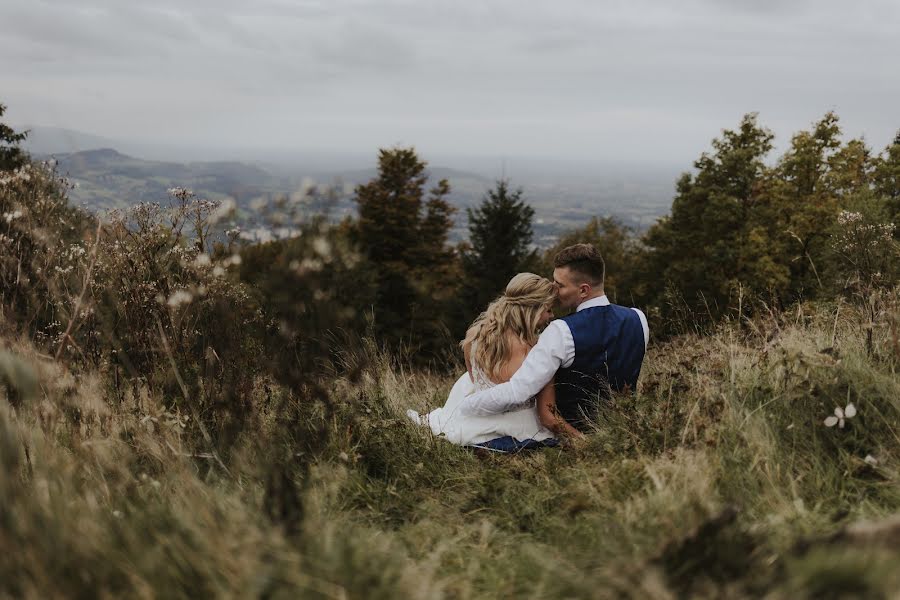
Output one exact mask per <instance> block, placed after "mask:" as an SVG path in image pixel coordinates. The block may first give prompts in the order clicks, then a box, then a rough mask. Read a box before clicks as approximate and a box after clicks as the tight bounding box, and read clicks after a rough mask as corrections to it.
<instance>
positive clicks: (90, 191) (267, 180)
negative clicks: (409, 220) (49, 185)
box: [26, 128, 677, 246]
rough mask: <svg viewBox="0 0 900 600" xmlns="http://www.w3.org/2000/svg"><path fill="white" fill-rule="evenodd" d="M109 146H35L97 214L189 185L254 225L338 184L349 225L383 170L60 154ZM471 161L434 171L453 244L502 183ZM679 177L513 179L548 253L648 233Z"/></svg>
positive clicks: (59, 136) (550, 174)
mask: <svg viewBox="0 0 900 600" xmlns="http://www.w3.org/2000/svg"><path fill="white" fill-rule="evenodd" d="M106 142H112V140H106V139H104V138H99V137H96V136H89V135H87V134H81V133H79V132H71V131H68V130H56V129H52V128H32V133H31V137H30V138H29V141H28V143H27V144H26V148H27V149H29V151H31V152H32V154H34V155H35V156H36V157H38V158H54V159H55V160H56V161H57V165H58V171H59V172H60V174H63V175H66V176H67V177H68V178H69V179H70V181H71V182H72V183H74V184H75V187H74V188H73V189H72V190H71V192H70V199H71V201H72V202H73V203H74V204H77V205H80V206H83V207H85V208H87V209H88V210H92V211H103V210H107V209H114V208H123V207H126V206H129V205H132V204H135V203H138V202H147V201H152V202H163V203H164V202H166V201H167V199H168V194H167V190H168V189H170V188H172V187H185V188H189V189H191V190H193V191H194V192H195V193H196V194H197V195H198V196H200V197H205V198H209V199H224V198H227V197H230V198H233V199H234V200H235V201H236V204H237V206H238V209H239V217H240V219H239V220H241V221H243V222H245V223H246V222H252V220H253V212H252V211H251V210H250V206H251V204H255V203H254V200H258V199H262V200H265V201H269V200H273V199H276V198H279V197H285V196H289V195H291V194H296V193H297V192H299V191H300V190H302V189H305V188H306V187H307V186H308V185H309V184H310V182H315V183H317V184H319V185H322V184H327V185H330V186H335V188H336V189H337V190H339V191H340V192H341V193H339V194H337V200H336V201H335V202H334V203H332V204H330V205H329V206H328V210H329V214H330V217H331V218H333V219H340V218H343V217H344V216H346V215H348V214H352V213H353V211H354V210H355V205H354V203H353V201H352V198H351V195H352V190H353V188H354V187H355V186H356V185H357V184H360V183H364V182H366V181H369V180H370V179H372V178H373V177H374V176H375V175H376V170H375V168H374V164H373V166H372V168H368V169H360V168H352V167H351V168H344V169H342V168H340V164H331V165H327V166H325V165H322V164H318V165H315V166H307V167H304V166H303V164H297V165H296V166H294V165H293V164H291V163H292V162H293V161H286V160H282V161H279V162H274V161H272V162H251V161H237V160H226V161H211V162H196V161H176V160H172V161H168V160H147V159H142V158H136V157H135V156H131V155H129V154H127V153H125V152H122V151H119V150H117V149H113V148H111V147H101V148H90V149H81V150H77V151H61V150H66V149H68V148H72V147H78V146H79V145H80V144H84V145H87V146H91V145H99V144H104V143H106ZM134 149H136V150H140V148H134ZM156 154H158V153H156ZM423 158H425V159H426V160H427V159H428V157H423ZM374 161H375V156H374V151H373V157H372V163H374ZM307 162H309V161H307ZM332 162H333V163H334V162H340V161H339V160H337V161H336V160H333V161H332ZM348 162H349V161H348ZM357 162H358V161H357ZM465 162H466V165H465V168H450V167H443V166H431V167H429V175H430V178H429V183H436V182H437V181H438V180H439V179H447V180H448V181H449V182H450V186H451V194H450V197H449V200H450V202H451V203H452V204H453V205H454V206H456V207H457V208H458V209H459V211H458V212H457V214H456V225H455V227H454V230H453V233H452V237H453V238H454V241H459V240H462V239H464V238H465V236H466V231H467V230H466V214H465V209H466V208H467V207H473V206H476V205H477V204H478V203H479V202H480V201H481V199H482V198H483V197H484V195H485V193H486V192H487V190H489V189H490V188H492V187H493V185H494V182H495V180H496V179H497V178H498V177H499V176H500V175H497V174H495V173H493V171H495V170H496V168H490V169H485V168H484V167H483V166H481V165H479V164H477V163H476V161H474V160H470V161H465ZM469 163H476V164H469ZM472 167H474V168H472ZM479 167H481V168H479ZM492 167H493V166H492ZM676 175H677V173H675V172H674V171H673V170H671V169H668V170H664V169H655V170H654V169H650V170H641V169H639V168H636V167H634V166H630V167H629V168H625V169H621V170H617V169H615V168H612V167H608V168H606V169H605V172H596V171H595V170H594V169H593V168H591V167H590V166H589V165H588V166H584V167H580V166H575V167H570V166H568V165H565V164H563V165H560V164H553V163H546V162H545V161H537V160H533V159H530V160H525V159H522V160H518V161H516V160H510V172H509V177H510V180H511V182H512V185H513V186H514V187H522V188H523V190H524V197H525V198H526V200H527V201H528V202H529V204H531V206H532V207H534V209H535V225H534V229H535V242H536V243H537V244H538V245H540V246H546V245H549V244H552V243H553V240H554V239H555V238H556V237H557V236H558V235H559V234H560V233H562V232H564V231H566V230H569V229H572V228H575V227H579V226H581V225H583V224H584V223H586V222H587V221H588V220H589V219H590V218H591V217H593V216H607V215H612V216H615V217H618V218H619V219H621V220H622V221H623V222H625V223H626V224H628V225H630V226H632V227H635V228H637V229H643V228H645V227H647V226H649V225H650V224H652V223H653V222H654V221H655V220H656V219H657V218H658V217H659V216H661V215H663V214H666V213H667V212H668V210H669V207H670V205H671V199H672V195H673V188H674V181H675V176H676ZM314 208H315V210H321V209H323V208H324V207H323V206H321V205H320V206H315V207H314Z"/></svg>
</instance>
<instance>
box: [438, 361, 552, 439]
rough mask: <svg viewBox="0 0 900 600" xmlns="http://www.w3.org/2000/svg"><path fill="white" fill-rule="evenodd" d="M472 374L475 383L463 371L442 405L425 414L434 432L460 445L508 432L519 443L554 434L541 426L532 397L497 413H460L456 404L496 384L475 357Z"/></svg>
mask: <svg viewBox="0 0 900 600" xmlns="http://www.w3.org/2000/svg"><path fill="white" fill-rule="evenodd" d="M473 354H474V353H473ZM472 377H473V378H474V380H475V381H474V382H473V381H472V379H470V378H469V373H468V372H466V373H463V374H462V376H461V377H460V378H459V379H457V380H456V383H455V384H454V385H453V389H451V390H450V395H449V396H448V397H447V402H446V403H445V404H444V406H443V407H441V408H436V409H434V410H433V411H431V412H430V413H429V414H428V424H429V425H430V426H431V431H432V432H433V433H434V435H437V436H441V437H445V438H447V440H448V441H450V442H453V443H454V444H458V445H460V446H469V445H472V444H482V443H484V442H487V441H490V440H493V439H496V438H499V437H504V436H507V435H508V436H512V437H514V438H516V439H517V440H519V441H520V442H521V441H525V440H527V439H532V440H536V441H543V440H546V439H549V438H552V437H553V432H551V431H550V430H549V429H547V428H546V427H544V426H543V425H541V422H540V420H539V419H538V415H537V408H536V402H535V399H534V398H532V399H531V400H529V401H528V403H527V404H525V405H523V406H522V408H519V409H516V410H511V411H509V412H505V413H502V414H499V415H491V416H487V417H469V416H466V415H463V414H461V413H460V411H459V405H460V403H461V401H462V399H463V398H465V397H466V396H468V395H469V394H473V393H475V392H478V391H481V390H483V389H487V388H489V387H493V386H495V385H496V384H495V383H493V382H492V381H491V380H490V379H488V377H487V375H486V374H485V373H484V371H482V370H481V369H480V368H479V367H478V365H477V364H475V362H474V360H473V361H472Z"/></svg>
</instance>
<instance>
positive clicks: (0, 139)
mask: <svg viewBox="0 0 900 600" xmlns="http://www.w3.org/2000/svg"><path fill="white" fill-rule="evenodd" d="M4 112H6V106H4V105H3V104H0V117H2V116H3V113H4ZM26 137H28V132H27V131H16V130H14V129H13V128H12V127H10V126H9V125H7V124H6V123H3V122H2V121H0V171H13V170H15V169H18V168H20V167H24V166H25V165H26V164H28V153H26V152H25V151H24V150H22V148H20V147H19V144H21V143H22V142H24V141H25V138H26Z"/></svg>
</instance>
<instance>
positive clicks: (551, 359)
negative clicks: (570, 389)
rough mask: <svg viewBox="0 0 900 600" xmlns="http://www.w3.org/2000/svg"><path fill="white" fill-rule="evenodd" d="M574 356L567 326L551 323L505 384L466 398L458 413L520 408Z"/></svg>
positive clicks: (484, 413)
mask: <svg viewBox="0 0 900 600" xmlns="http://www.w3.org/2000/svg"><path fill="white" fill-rule="evenodd" d="M570 355H571V356H570ZM574 356H575V344H574V342H572V332H571V331H570V330H569V326H568V325H567V324H566V323H565V321H561V320H557V321H553V322H552V323H550V325H548V326H547V329H545V330H544V333H542V334H541V337H540V338H539V339H538V342H537V344H535V346H534V348H532V349H531V351H530V352H529V353H528V356H527V357H526V358H525V362H523V363H522V366H521V367H519V370H518V371H516V372H515V374H514V375H513V376H512V378H511V379H510V380H509V381H508V382H506V383H501V384H500V385H497V386H494V387H492V388H490V389H487V390H482V391H480V392H477V393H475V394H472V395H471V396H467V397H466V398H465V399H463V401H462V403H461V404H460V407H459V410H460V413H462V414H464V415H468V416H471V417H486V416H489V415H498V414H500V413H504V412H507V411H510V410H513V409H516V408H520V407H521V406H522V405H523V404H525V403H526V402H528V400H529V399H531V398H532V397H534V396H536V395H537V394H538V392H540V391H541V390H542V389H543V388H544V386H545V385H547V384H548V383H549V382H550V380H551V379H553V376H554V375H556V371H557V370H558V369H559V368H560V367H561V366H563V365H564V364H567V363H571V362H572V359H573V358H574Z"/></svg>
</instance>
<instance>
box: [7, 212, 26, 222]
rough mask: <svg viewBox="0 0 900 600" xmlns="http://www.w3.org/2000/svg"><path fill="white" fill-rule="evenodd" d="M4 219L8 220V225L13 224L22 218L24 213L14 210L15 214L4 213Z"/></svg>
mask: <svg viewBox="0 0 900 600" xmlns="http://www.w3.org/2000/svg"><path fill="white" fill-rule="evenodd" d="M3 218H4V219H6V222H7V223H12V222H13V221H15V220H16V219H21V218H22V211H21V210H14V211H13V212H8V213H3Z"/></svg>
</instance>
